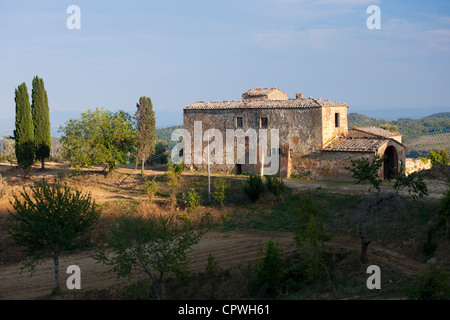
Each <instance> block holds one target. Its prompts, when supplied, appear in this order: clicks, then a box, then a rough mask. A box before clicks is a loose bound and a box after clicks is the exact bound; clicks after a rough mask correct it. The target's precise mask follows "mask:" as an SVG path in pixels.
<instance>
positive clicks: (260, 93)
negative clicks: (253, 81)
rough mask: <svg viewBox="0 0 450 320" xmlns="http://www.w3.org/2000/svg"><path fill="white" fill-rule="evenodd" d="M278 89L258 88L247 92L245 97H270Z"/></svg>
mask: <svg viewBox="0 0 450 320" xmlns="http://www.w3.org/2000/svg"><path fill="white" fill-rule="evenodd" d="M275 89H276V88H271V89H269V88H256V89H250V90H248V91H247V92H245V93H244V94H243V96H247V97H260V96H265V95H268V94H269V93H270V92H271V91H272V90H275Z"/></svg>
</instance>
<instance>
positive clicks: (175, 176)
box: [164, 162, 183, 187]
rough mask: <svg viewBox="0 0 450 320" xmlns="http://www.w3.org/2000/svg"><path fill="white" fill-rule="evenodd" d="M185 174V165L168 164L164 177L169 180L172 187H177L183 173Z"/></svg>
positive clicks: (168, 182)
mask: <svg viewBox="0 0 450 320" xmlns="http://www.w3.org/2000/svg"><path fill="white" fill-rule="evenodd" d="M182 172H183V163H179V164H177V165H175V166H174V165H173V164H172V163H171V162H169V163H168V164H167V172H166V173H165V174H164V177H166V179H167V184H168V185H169V186H172V187H176V186H177V185H178V183H179V182H180V178H181V173H182Z"/></svg>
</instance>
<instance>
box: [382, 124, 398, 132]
mask: <svg viewBox="0 0 450 320" xmlns="http://www.w3.org/2000/svg"><path fill="white" fill-rule="evenodd" d="M380 128H381V129H384V130H387V131H391V132H398V126H396V125H393V124H390V123H386V124H382V125H381V126H380Z"/></svg>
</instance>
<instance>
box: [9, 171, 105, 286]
mask: <svg viewBox="0 0 450 320" xmlns="http://www.w3.org/2000/svg"><path fill="white" fill-rule="evenodd" d="M12 206H13V208H14V210H15V211H10V212H9V213H10V217H9V218H8V220H7V230H8V232H9V234H10V235H11V237H12V239H13V240H14V242H15V244H16V245H17V246H19V247H20V248H21V249H22V251H23V252H24V253H25V254H26V255H27V256H28V258H29V260H28V262H26V263H25V265H24V267H23V268H22V270H23V269H24V268H28V269H29V271H30V272H31V274H33V273H34V270H35V264H36V262H37V261H39V260H41V259H43V258H45V257H46V255H47V254H49V253H51V254H52V256H53V261H54V264H55V291H58V290H59V255H60V253H61V251H62V250H72V249H76V248H78V247H81V246H82V243H81V242H80V241H78V240H79V239H80V237H81V236H83V235H86V234H88V233H89V232H91V231H92V230H93V229H94V227H95V225H96V223H97V221H98V218H99V216H100V213H99V211H98V210H97V207H96V205H95V203H94V202H93V201H92V200H91V196H90V195H89V194H82V192H81V191H79V190H74V189H71V188H70V187H68V186H67V185H61V184H58V183H56V182H55V183H54V184H48V183H47V182H46V181H45V180H43V181H42V182H41V183H36V184H35V185H34V186H32V187H31V192H30V193H28V192H27V191H26V190H25V188H24V189H23V191H22V192H20V196H17V195H14V202H12Z"/></svg>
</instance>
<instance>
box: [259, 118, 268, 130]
mask: <svg viewBox="0 0 450 320" xmlns="http://www.w3.org/2000/svg"><path fill="white" fill-rule="evenodd" d="M260 127H261V129H267V118H261V123H260Z"/></svg>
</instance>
